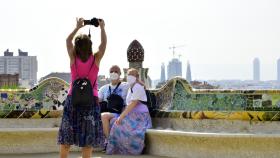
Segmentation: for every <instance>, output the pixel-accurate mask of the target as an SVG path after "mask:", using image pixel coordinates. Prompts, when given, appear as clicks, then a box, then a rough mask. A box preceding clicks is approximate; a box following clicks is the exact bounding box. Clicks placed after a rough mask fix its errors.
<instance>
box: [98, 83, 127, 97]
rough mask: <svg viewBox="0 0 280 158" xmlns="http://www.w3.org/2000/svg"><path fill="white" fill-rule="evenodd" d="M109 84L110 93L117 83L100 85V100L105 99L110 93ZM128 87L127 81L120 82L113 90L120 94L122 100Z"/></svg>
mask: <svg viewBox="0 0 280 158" xmlns="http://www.w3.org/2000/svg"><path fill="white" fill-rule="evenodd" d="M109 86H110V87H111V93H113V91H114V89H115V88H116V87H117V85H111V84H106V85H104V86H102V87H101V88H100V89H99V91H98V98H99V99H100V100H101V101H107V98H108V96H109V95H110V91H109ZM128 88H129V84H128V83H127V82H122V83H121V84H120V85H119V87H118V89H116V91H115V94H117V95H119V96H121V97H122V98H123V100H124V102H125V100H126V95H127V91H128Z"/></svg>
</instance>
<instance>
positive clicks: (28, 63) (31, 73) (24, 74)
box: [0, 49, 38, 86]
mask: <svg viewBox="0 0 280 158" xmlns="http://www.w3.org/2000/svg"><path fill="white" fill-rule="evenodd" d="M37 71H38V63H37V57H36V56H28V52H23V51H22V50H20V49H18V56H13V52H10V51H9V49H7V50H6V51H5V52H4V56H0V74H11V75H14V74H19V81H20V83H19V84H21V81H22V82H24V81H25V82H28V83H29V85H31V86H33V85H34V84H35V83H37Z"/></svg>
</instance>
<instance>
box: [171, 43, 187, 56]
mask: <svg viewBox="0 0 280 158" xmlns="http://www.w3.org/2000/svg"><path fill="white" fill-rule="evenodd" d="M185 46H186V45H185V44H184V45H178V46H174V45H173V46H172V47H169V49H172V53H173V58H174V57H175V49H177V48H180V47H185ZM181 56H182V55H181V54H179V58H180V57H181Z"/></svg>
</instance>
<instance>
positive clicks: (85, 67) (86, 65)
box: [68, 55, 99, 97]
mask: <svg viewBox="0 0 280 158" xmlns="http://www.w3.org/2000/svg"><path fill="white" fill-rule="evenodd" d="M75 60H76V61H75V62H74V63H73V64H72V65H71V66H70V69H71V84H70V88H69V92H68V95H71V94H72V86H73V85H72V84H73V82H74V81H75V80H76V79H77V78H78V76H79V77H80V78H85V77H86V76H87V74H88V76H87V77H88V79H89V80H90V82H91V85H92V86H93V85H94V82H96V83H95V86H94V87H93V95H94V96H96V97H97V96H98V88H97V82H98V80H97V75H98V71H99V68H98V66H97V65H96V63H95V62H94V64H93V65H92V62H93V60H94V56H93V55H91V56H90V57H89V58H88V60H87V61H86V62H82V60H81V59H80V58H78V57H76V58H75ZM91 65H92V67H91ZM90 67H91V70H90ZM76 68H77V69H76ZM89 71H90V72H89ZM77 73H78V74H79V75H78V74H77Z"/></svg>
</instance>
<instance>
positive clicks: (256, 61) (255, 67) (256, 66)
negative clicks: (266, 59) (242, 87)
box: [253, 58, 260, 81]
mask: <svg viewBox="0 0 280 158" xmlns="http://www.w3.org/2000/svg"><path fill="white" fill-rule="evenodd" d="M253 80H254V81H260V60H259V58H255V59H254V61H253Z"/></svg>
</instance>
